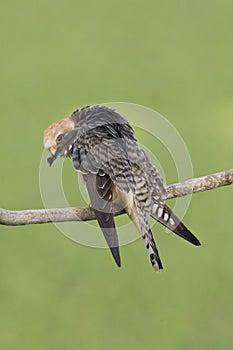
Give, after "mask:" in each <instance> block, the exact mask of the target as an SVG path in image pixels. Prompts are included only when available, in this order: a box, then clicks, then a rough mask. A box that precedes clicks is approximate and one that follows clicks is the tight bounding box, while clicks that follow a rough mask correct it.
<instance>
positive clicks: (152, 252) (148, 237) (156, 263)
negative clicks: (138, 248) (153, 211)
mask: <svg viewBox="0 0 233 350" xmlns="http://www.w3.org/2000/svg"><path fill="white" fill-rule="evenodd" d="M142 238H143V240H144V243H145V245H146V249H147V251H148V254H149V257H150V262H151V264H152V266H153V268H154V269H155V271H157V272H158V271H160V270H162V269H163V265H162V262H161V259H160V256H159V252H158V249H157V247H156V243H155V240H154V237H153V234H152V231H151V229H149V230H148V231H147V232H146V233H145V234H143V235H142Z"/></svg>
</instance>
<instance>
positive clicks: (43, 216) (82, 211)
mask: <svg viewBox="0 0 233 350" xmlns="http://www.w3.org/2000/svg"><path fill="white" fill-rule="evenodd" d="M232 184H233V169H230V170H226V171H222V172H219V173H215V174H211V175H207V176H202V177H198V178H194V179H190V180H187V181H185V182H182V183H177V184H173V185H168V186H167V188H166V189H167V199H171V198H177V197H182V196H186V195H188V194H191V193H196V192H203V191H208V190H212V189H214V188H218V187H222V186H227V185H232ZM123 213H124V210H121V211H118V210H117V208H116V212H115V215H121V214H123ZM95 218H96V217H95V213H94V211H93V210H92V209H91V208H72V207H71V208H53V209H30V210H6V209H1V208H0V224H1V225H8V226H18V225H29V224H45V223H49V222H65V221H88V220H94V219H95Z"/></svg>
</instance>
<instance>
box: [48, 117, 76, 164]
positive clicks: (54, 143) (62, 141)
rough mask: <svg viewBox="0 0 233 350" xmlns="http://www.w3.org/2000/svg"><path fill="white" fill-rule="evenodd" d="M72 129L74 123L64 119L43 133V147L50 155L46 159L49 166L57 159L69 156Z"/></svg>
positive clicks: (69, 119)
mask: <svg viewBox="0 0 233 350" xmlns="http://www.w3.org/2000/svg"><path fill="white" fill-rule="evenodd" d="M74 127H75V123H74V121H73V120H72V119H71V118H65V119H62V120H60V121H58V122H56V123H54V124H52V125H50V126H49V127H48V128H47V129H46V130H45V131H44V138H43V142H44V147H45V149H48V150H49V151H50V153H51V155H52V156H51V157H50V158H48V162H49V164H50V165H52V163H53V161H54V160H55V159H56V158H57V157H68V156H70V145H71V142H70V141H71V139H72V140H73V138H72V134H73V133H72V131H73V130H74Z"/></svg>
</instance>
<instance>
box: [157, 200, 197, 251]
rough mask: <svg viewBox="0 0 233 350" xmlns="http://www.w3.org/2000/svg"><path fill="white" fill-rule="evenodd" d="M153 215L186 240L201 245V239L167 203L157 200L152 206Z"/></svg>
mask: <svg viewBox="0 0 233 350" xmlns="http://www.w3.org/2000/svg"><path fill="white" fill-rule="evenodd" d="M151 217H152V218H153V219H155V220H156V221H158V222H159V223H160V224H162V225H164V226H166V227H167V228H168V229H169V230H171V231H172V232H174V233H176V234H177V235H178V236H180V237H182V238H183V239H185V240H186V241H188V242H190V243H192V244H194V245H196V246H198V245H201V243H200V241H199V240H198V239H197V238H196V237H195V236H194V235H193V234H192V232H191V231H189V229H188V228H187V227H186V226H185V225H184V224H183V223H182V222H181V221H180V219H179V218H178V217H177V216H176V215H175V214H174V213H173V212H172V210H171V209H170V208H169V207H168V206H167V205H166V204H161V203H157V202H155V203H154V204H153V206H152V212H151Z"/></svg>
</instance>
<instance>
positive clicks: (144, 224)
mask: <svg viewBox="0 0 233 350" xmlns="http://www.w3.org/2000/svg"><path fill="white" fill-rule="evenodd" d="M126 212H127V214H128V215H129V217H130V218H131V220H132V221H133V223H134V224H135V226H136V228H137V230H138V232H139V233H140V234H141V235H142V239H143V241H144V243H145V246H146V249H147V252H148V254H149V257H150V261H151V264H152V266H153V268H154V269H155V271H160V270H162V269H163V265H162V262H161V259H160V256H159V252H158V249H157V246H156V243H155V240H154V237H153V234H152V231H151V229H150V223H149V220H148V218H147V215H146V214H145V212H143V211H142V210H141V209H140V207H139V206H138V208H137V209H136V207H134V209H133V210H131V209H129V208H126Z"/></svg>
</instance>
